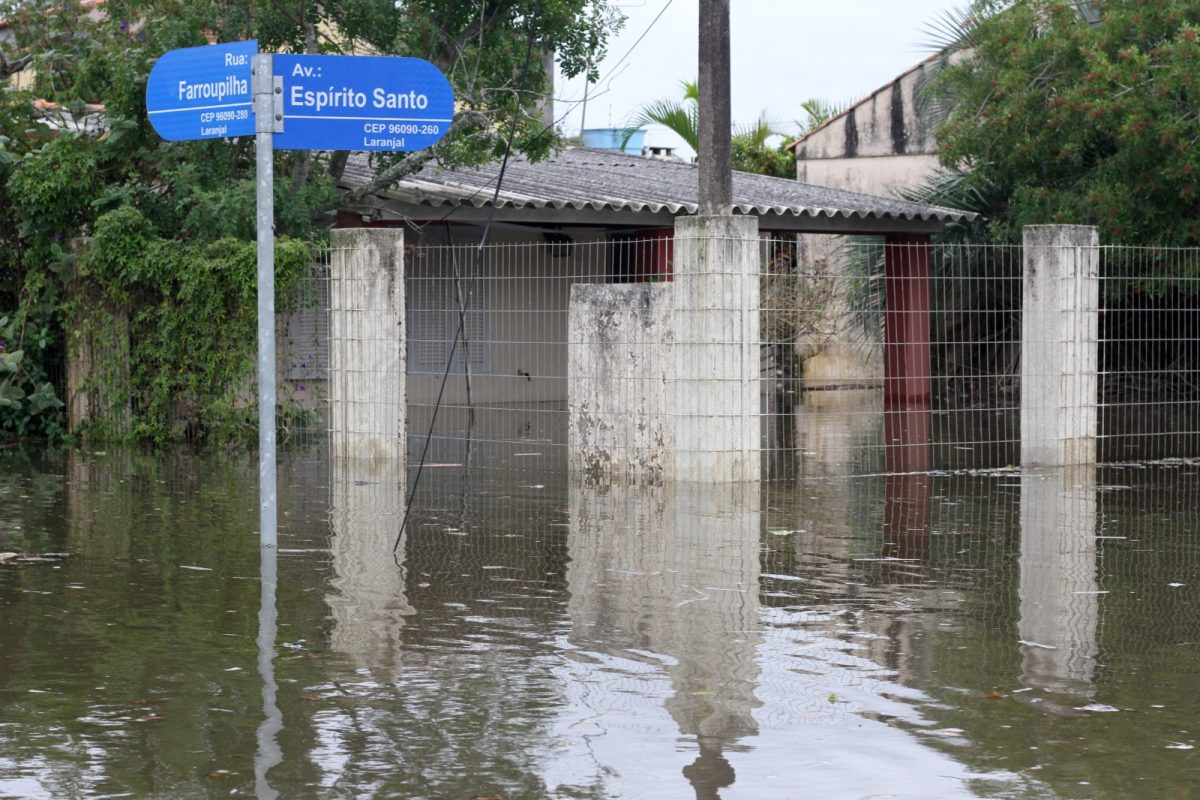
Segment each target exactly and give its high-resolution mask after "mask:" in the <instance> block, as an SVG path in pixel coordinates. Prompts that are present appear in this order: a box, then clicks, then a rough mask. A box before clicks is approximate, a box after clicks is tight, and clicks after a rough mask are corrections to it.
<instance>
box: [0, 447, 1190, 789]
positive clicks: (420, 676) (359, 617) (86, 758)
mask: <svg viewBox="0 0 1200 800" xmlns="http://www.w3.org/2000/svg"><path fill="white" fill-rule="evenodd" d="M524 449H525V450H527V451H529V452H528V453H525V452H523V453H522V454H521V455H520V457H519V459H517V462H518V463H519V464H520V465H521V469H508V470H502V469H486V470H485V469H479V470H474V471H472V472H471V473H470V474H464V471H463V469H462V468H457V467H453V466H435V467H433V468H431V469H430V470H428V471H427V473H426V475H425V476H424V477H423V478H422V486H421V491H420V492H418V496H417V499H416V504H415V508H414V514H413V516H412V518H411V520H410V522H409V524H408V526H407V528H406V530H405V532H404V535H403V536H399V533H400V530H399V521H400V515H401V513H402V510H403V486H402V481H401V479H400V477H399V476H398V475H396V474H388V473H387V472H386V471H382V472H381V471H374V472H373V471H371V470H363V471H360V472H350V473H346V472H341V473H336V474H335V473H331V471H330V468H329V466H328V458H327V454H326V452H325V451H324V449H323V448H322V447H321V446H319V445H314V446H311V447H307V448H300V449H296V450H292V451H289V452H285V453H284V454H283V455H282V457H281V464H280V476H281V492H280V497H281V505H280V520H281V531H280V549H279V552H278V554H277V556H276V558H275V562H276V567H277V581H276V588H275V591H274V593H273V596H272V593H271V592H269V591H268V592H264V591H263V589H264V583H263V573H262V572H261V569H262V564H261V563H260V558H259V548H258V543H257V533H256V530H255V526H256V523H257V507H256V496H257V493H256V487H255V482H256V476H257V471H256V466H255V460H254V456H253V455H252V454H251V455H245V456H228V455H207V456H206V455H194V454H182V453H181V454H172V455H166V456H164V455H161V454H160V455H147V454H141V453H133V452H124V451H115V450H114V451H108V452H95V453H82V454H72V455H63V456H46V455H44V454H41V453H38V452H35V451H32V450H23V449H19V448H8V449H5V450H0V553H5V554H16V555H4V556H0V562H2V563H0V797H5V798H55V799H56V800H57V798H116V797H132V798H141V797H147V798H193V797H205V798H210V797H211V798H217V797H230V796H234V797H280V798H366V797H378V798H465V799H466V800H472V799H473V798H481V797H488V798H492V797H494V798H506V799H513V800H515V799H516V798H692V797H697V798H717V797H720V798H724V799H725V800H732V799H733V798H943V797H945V798H955V797H1003V798H1059V797H1061V798H1130V797H1163V798H1166V797H1195V796H1200V769H1198V767H1200V762H1198V761H1197V759H1198V758H1200V756H1198V755H1197V750H1196V749H1195V747H1196V745H1197V740H1198V739H1200V736H1198V733H1200V723H1198V722H1197V720H1198V719H1200V697H1198V694H1200V692H1198V691H1197V687H1200V614H1198V613H1197V611H1198V608H1197V602H1198V601H1200V504H1198V502H1197V497H1198V493H1200V489H1198V488H1197V487H1198V486H1200V467H1197V466H1196V465H1193V464H1190V463H1188V462H1173V463H1169V464H1165V465H1156V466H1145V467H1133V466H1129V467H1121V468H1106V469H1101V470H1098V471H1097V470H1084V471H1067V472H1048V473H1025V474H1022V473H1020V472H1016V471H1012V470H1001V471H996V472H987V473H981V474H973V475H935V476H905V477H896V476H892V477H861V478H854V477H848V476H844V475H843V476H838V475H836V474H832V475H831V474H829V473H830V471H829V470H820V472H821V474H822V476H823V477H820V478H797V479H794V480H789V481H776V482H772V483H768V484H764V485H763V486H762V487H754V488H753V489H745V488H741V489H738V488H733V489H713V488H712V487H700V488H696V487H678V486H677V487H668V488H661V487H660V488H651V489H629V488H624V489H622V488H613V487H587V486H571V485H569V484H567V483H566V482H565V480H563V478H562V476H561V469H560V468H558V467H557V466H556V464H555V459H556V458H557V456H556V455H555V454H554V453H551V452H545V453H541V452H538V448H537V447H536V446H532V445H531V446H527V447H525V448H524ZM408 479H411V477H410V478H408ZM398 536H399V547H398V548H397V550H396V551H395V553H393V550H392V548H393V545H394V544H396V542H397V537H398ZM44 554H52V555H48V556H47V555H44ZM57 554H65V555H57ZM31 556H36V557H37V558H36V559H33V558H30V557H31ZM268 561H269V559H268ZM267 577H268V583H267V588H268V589H269V588H270V580H269V579H270V576H269V575H268V576H267ZM272 627H273V628H274V635H273V636H272V635H270V634H271V628H272ZM264 632H265V633H264ZM264 636H265V638H264Z"/></svg>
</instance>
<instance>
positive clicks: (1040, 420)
mask: <svg viewBox="0 0 1200 800" xmlns="http://www.w3.org/2000/svg"><path fill="white" fill-rule="evenodd" d="M1099 264H1100V250H1099V236H1098V234H1097V232H1096V229H1095V228H1093V227H1089V226H1084V225H1034V226H1029V227H1026V228H1025V249H1024V281H1023V284H1024V298H1023V305H1022V309H1021V464H1022V466H1061V465H1068V464H1094V463H1095V462H1096V432H1097V414H1096V399H1097V387H1098V376H1099V341H1098V340H1099V306H1100V279H1099V272H1100V268H1099Z"/></svg>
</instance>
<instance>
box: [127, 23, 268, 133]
mask: <svg viewBox="0 0 1200 800" xmlns="http://www.w3.org/2000/svg"><path fill="white" fill-rule="evenodd" d="M257 52H258V42H256V41H253V40H251V41H245V42H228V43H226V44H212V45H207V46H205V47H187V48H183V49H181V50H171V51H169V52H167V53H163V55H162V56H161V57H160V58H159V59H158V61H156V62H154V67H153V68H152V69H151V70H150V77H149V78H148V79H147V81H146V110H147V112H148V113H149V116H150V124H151V125H153V126H154V130H156V131H158V135H159V136H161V137H163V138H164V139H166V140H168V141H172V142H179V141H184V140H188V139H224V138H226V137H229V136H253V135H254V113H253V110H252V108H251V103H252V98H251V95H250V67H251V62H252V61H253V60H254V55H255V54H256V53H257Z"/></svg>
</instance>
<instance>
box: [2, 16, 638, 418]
mask: <svg viewBox="0 0 1200 800" xmlns="http://www.w3.org/2000/svg"><path fill="white" fill-rule="evenodd" d="M101 8H102V9H103V13H102V14H99V15H97V14H89V13H88V10H87V9H85V8H84V7H83V6H82V5H81V4H80V3H79V2H77V0H0V16H2V17H4V18H5V20H6V22H7V23H8V26H7V29H6V30H7V31H11V32H12V33H13V34H14V35H15V38H14V39H12V40H11V41H10V40H7V39H6V40H5V41H4V42H3V43H0V79H4V78H7V77H8V75H10V74H12V73H15V72H16V71H18V70H20V69H25V68H31V69H32V75H33V80H32V85H31V86H27V87H25V88H20V89H18V88H14V87H13V86H11V85H9V83H8V81H7V80H0V340H2V342H3V344H0V347H2V348H3V349H4V350H5V352H6V354H7V355H4V356H3V357H2V358H0V362H2V363H0V433H3V432H5V431H8V432H15V433H18V434H33V433H41V434H43V435H50V436H55V435H59V434H61V432H62V424H61V412H60V408H61V400H55V397H54V396H55V394H57V395H58V396H59V397H61V388H62V387H61V382H62V373H61V366H59V365H61V363H62V361H63V352H64V349H65V342H66V337H67V336H68V334H69V333H70V332H71V331H72V330H74V327H73V326H74V325H75V322H74V321H73V318H72V313H73V312H72V308H75V309H79V308H80V307H81V306H88V305H95V304H96V303H101V304H112V305H115V306H119V307H121V308H123V309H125V310H126V311H131V312H135V313H133V315H132V316H130V325H131V327H132V328H133V330H131V332H130V336H131V340H132V342H133V346H134V348H135V352H134V353H133V358H134V362H135V363H134V364H133V365H132V374H133V379H134V384H135V385H133V386H131V387H129V392H130V393H131V394H132V395H133V397H134V403H135V409H134V411H135V417H136V416H137V415H138V414H139V413H142V412H145V413H150V412H149V410H150V409H158V410H157V411H156V412H154V414H155V415H154V416H153V418H151V417H147V416H145V414H143V416H142V417H141V421H142V422H144V423H145V424H146V426H148V427H144V428H141V429H139V427H138V420H137V419H135V425H134V427H135V430H142V431H143V432H144V434H143V435H146V436H149V437H151V438H171V437H174V436H178V435H181V431H182V430H184V429H185V428H186V429H187V430H195V429H197V425H196V424H195V423H196V419H192V420H187V421H185V422H181V421H180V418H181V416H183V417H187V416H191V417H193V418H200V419H201V423H200V428H201V429H207V430H213V429H214V426H211V425H207V424H204V423H203V421H202V418H203V417H204V416H205V415H206V414H211V413H216V409H219V408H229V409H231V410H234V411H236V409H235V406H236V405H237V404H236V403H235V402H234V400H233V399H231V398H234V397H235V396H236V394H237V391H238V385H239V383H240V382H241V381H243V380H244V379H245V377H246V375H248V374H252V372H253V364H252V361H247V359H246V358H245V356H246V353H247V352H248V350H247V348H253V336H251V337H249V340H248V341H242V339H241V338H238V337H235V336H234V335H232V334H238V335H239V336H240V334H241V333H242V331H241V330H240V328H238V329H237V330H233V329H230V328H228V327H225V328H222V327H221V325H222V324H225V322H227V321H229V320H236V321H242V320H244V319H245V318H246V316H247V315H249V316H250V317H252V316H253V305H252V303H249V304H248V302H247V299H248V298H247V294H246V291H245V290H246V287H247V286H253V269H252V265H253V260H252V259H251V260H250V261H249V262H247V261H246V259H245V247H248V246H252V245H251V242H252V240H253V237H254V230H255V220H254V186H255V182H254V150H253V142H252V140H250V139H249V138H242V139H237V140H223V141H199V142H182V143H165V142H163V141H162V140H160V139H159V138H158V137H157V135H156V134H155V133H154V132H153V130H152V129H151V127H150V125H149V123H148V121H147V117H146V109H145V84H146V78H147V75H148V74H149V71H150V68H151V66H152V65H153V63H154V61H155V60H156V59H157V58H158V56H160V55H161V54H162V53H163V52H165V51H167V50H171V49H175V48H179V47H188V46H193V45H202V44H205V43H206V42H208V41H213V40H215V41H233V40H238V39H249V38H256V39H258V41H259V48H260V50H261V51H262V52H283V51H292V52H318V53H349V52H359V53H361V52H368V53H380V54H401V55H409V56H418V57H423V58H425V59H427V60H429V61H431V62H433V63H434V64H436V65H437V66H438V67H439V68H440V69H441V70H442V71H443V72H445V74H446V75H447V77H448V78H449V79H450V82H451V85H452V86H453V87H454V90H455V95H456V100H457V106H456V109H457V110H456V113H455V117H454V120H453V122H452V124H451V126H450V132H449V133H448V135H447V136H446V137H445V139H443V140H442V142H440V143H439V144H438V145H437V146H436V147H434V148H432V149H429V150H425V151H421V152H417V153H411V154H408V155H403V156H393V155H381V156H378V157H376V158H375V159H374V162H373V163H374V165H375V167H376V176H375V179H374V180H373V181H372V182H371V183H370V184H369V185H368V186H364V187H360V189H358V190H356V192H352V193H347V194H339V192H338V191H337V188H336V185H337V180H338V178H339V177H340V172H341V169H342V168H343V167H344V165H345V157H346V155H347V154H345V153H326V154H309V153H304V152H279V153H277V154H276V156H275V161H276V165H275V168H276V174H279V175H290V180H287V181H284V180H281V181H278V182H277V186H276V222H277V226H278V230H279V233H280V235H281V239H280V253H281V254H284V255H282V256H281V259H280V260H281V264H285V265H287V267H286V269H287V270H292V269H298V268H299V265H301V264H302V263H303V262H304V259H303V258H301V257H299V250H298V249H297V248H298V247H299V246H300V245H301V244H303V243H305V242H319V240H320V239H321V238H322V233H321V227H322V224H321V219H322V215H324V214H325V213H326V212H328V211H329V210H330V209H332V208H333V207H335V206H336V205H337V204H338V203H340V202H346V201H348V200H353V199H354V198H355V197H361V196H364V195H366V194H368V193H371V192H373V191H377V190H379V189H381V188H384V187H386V186H388V185H390V184H391V183H394V182H395V181H397V180H399V179H400V178H402V177H403V176H404V175H406V174H410V173H412V172H414V171H416V170H419V169H420V168H422V167H423V166H424V165H425V164H427V163H429V162H430V161H431V160H433V159H437V160H438V161H439V162H441V163H444V164H451V165H453V164H469V163H478V162H481V161H485V160H488V159H491V158H494V157H496V156H497V155H499V154H500V153H501V152H503V151H504V150H505V149H506V148H507V146H508V144H509V140H510V138H511V140H512V149H513V151H514V152H518V153H524V154H526V155H528V156H530V157H532V158H539V157H543V156H545V155H547V154H548V153H549V152H550V151H551V149H552V148H553V147H554V146H555V145H556V138H555V131H553V130H548V129H546V128H545V127H544V125H543V123H542V122H541V114H540V113H539V104H540V103H541V102H543V98H544V97H545V95H546V86H547V81H548V78H549V76H548V75H547V74H546V70H545V67H544V64H545V58H544V56H545V54H547V53H549V52H554V53H555V54H556V59H557V62H558V64H559V65H560V66H561V68H562V69H563V71H564V72H565V73H566V74H567V75H574V74H578V73H580V72H586V71H590V69H591V67H590V65H592V64H595V63H597V62H598V61H599V58H598V54H602V53H603V50H604V46H605V43H606V40H607V36H608V34H609V33H610V32H611V31H612V30H614V29H615V28H616V27H618V26H619V24H620V22H621V18H620V16H619V14H618V13H617V12H616V11H614V10H613V8H612V7H610V4H609V2H608V0H333V1H332V2H317V0H297V2H290V3H283V4H281V3H266V4H253V3H252V4H246V3H233V2H228V0H187V1H186V2H184V0H108V2H106V3H105V4H104V5H103V6H102V7H101ZM593 77H594V76H593ZM510 134H511V136H510ZM100 233H103V235H99V234H100ZM84 239H90V240H91V242H92V243H91V245H90V246H89V247H88V248H86V249H85V250H77V249H76V248H74V247H73V246H72V243H74V242H80V241H82V240H84ZM289 242H291V243H293V244H295V245H296V246H295V247H293V246H292V244H289ZM168 266H169V269H168V268H167V267H168ZM247 268H249V272H248V273H247ZM281 268H283V267H281ZM172 270H174V271H172ZM285 272H286V270H285ZM289 277H291V276H289V274H281V275H280V281H281V285H284V286H286V284H287V280H288V279H289ZM69 286H70V287H73V288H72V289H71V291H70V292H68V287H69ZM83 290H86V291H87V292H90V293H91V294H89V295H88V296H89V297H90V298H91V299H90V300H89V302H88V303H83V304H81V303H79V302H76V301H72V299H71V297H72V295H73V296H76V297H78V295H79V292H80V291H83ZM251 294H252V293H251ZM93 301H94V302H93ZM151 309H153V313H151V311H150V310H151ZM185 322H186V324H184V323H185ZM173 325H174V326H178V327H177V329H176V330H177V335H176V337H175V339H174V340H172V339H170V338H164V337H163V336H161V335H158V334H157V332H158V331H160V330H168V329H171V326H173ZM235 339H236V341H235ZM156 342H157V344H158V345H160V346H159V347H158V349H153V347H152V346H153V345H154V343H156ZM180 343H182V344H183V346H182V347H179V346H176V345H178V344H180ZM33 345H36V347H34V346H33ZM139 347H140V348H151V349H150V350H147V349H142V350H138V349H137V348H139ZM18 352H19V353H20V356H19V357H18V356H14V355H13V354H14V353H18ZM198 353H207V354H208V356H207V357H208V358H210V359H211V362H212V363H210V364H208V365H207V367H211V368H212V369H211V370H209V371H208V372H206V371H205V369H199V368H197V366H196V364H194V363H193V362H191V361H189V354H191V355H195V354H198ZM222 365H227V366H228V365H232V366H230V367H229V368H228V369H226V368H224V367H222ZM243 367H244V369H243ZM218 374H219V375H220V380H219V381H217V382H216V383H214V382H213V381H209V380H208V378H212V377H213V376H215V375H218ZM205 375H207V376H208V378H199V377H198V376H205ZM185 384H186V385H187V386H190V387H192V388H193V389H194V390H195V392H203V391H205V388H206V386H209V387H213V394H212V397H211V398H207V399H205V403H204V404H199V405H198V404H197V403H196V402H192V400H194V399H195V397H194V396H193V394H191V393H189V392H185V391H183V390H182V389H183V387H184V386H185ZM47 385H49V386H50V388H51V389H53V390H55V391H54V392H52V393H51V395H50V398H47V397H46V389H45V387H46V386H47ZM38 392H41V394H36V393H38ZM35 395H36V396H37V397H38V402H37V403H32V402H30V399H29V398H31V397H33V396H35ZM189 398H191V399H189ZM214 398H215V399H214ZM207 400H213V402H212V403H208V402H207ZM200 405H204V406H205V407H204V408H201V407H200ZM206 409H207V410H206ZM231 413H232V411H231ZM217 427H220V426H217Z"/></svg>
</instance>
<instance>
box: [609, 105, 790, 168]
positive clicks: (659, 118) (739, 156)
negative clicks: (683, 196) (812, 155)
mask: <svg viewBox="0 0 1200 800" xmlns="http://www.w3.org/2000/svg"><path fill="white" fill-rule="evenodd" d="M679 86H680V88H681V89H682V90H683V97H682V99H680V100H674V99H670V98H663V99H659V100H654V101H651V102H649V103H647V104H646V105H644V106H642V107H641V108H640V109H638V111H637V113H636V114H634V116H633V118H632V120H630V122H629V124H628V125H627V126H626V127H625V129H624V131H623V136H622V139H621V146H622V147H625V145H627V144H629V140H630V139H631V138H633V134H634V133H636V132H637V130H638V129H639V128H644V127H646V126H648V125H662V126H663V127H665V128H667V129H668V130H670V131H671V132H672V133H674V134H675V135H677V136H678V137H679V138H681V139H683V140H684V141H685V142H686V143H687V144H688V146H689V147H691V148H692V149H693V150H699V149H700V86H699V84H697V83H696V82H695V81H680V82H679ZM782 135H783V134H782V133H781V132H780V131H779V130H777V129H776V126H775V125H774V124H773V123H771V122H770V121H769V120H768V119H767V117H766V114H765V113H764V115H763V116H762V117H760V118H759V119H758V120H756V121H755V123H754V124H753V125H750V126H748V127H745V128H742V129H739V130H736V131H734V132H733V136H732V137H731V139H730V162H731V164H732V166H733V168H734V169H736V170H740V171H742V172H754V173H758V174H760V175H772V176H775V177H777V178H794V177H795V176H796V161H795V158H794V157H793V155H792V154H791V152H789V151H788V149H787V143H786V141H780V142H779V143H777V144H775V145H774V146H773V145H772V144H771V141H770V140H771V139H773V138H775V137H780V136H782Z"/></svg>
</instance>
